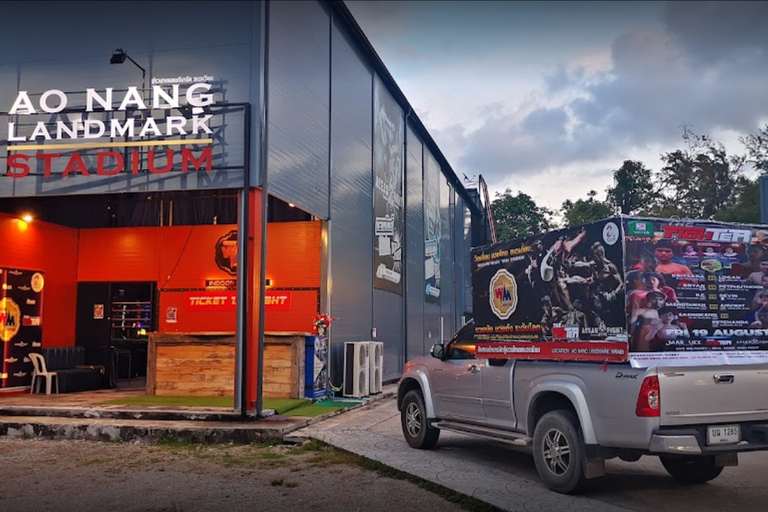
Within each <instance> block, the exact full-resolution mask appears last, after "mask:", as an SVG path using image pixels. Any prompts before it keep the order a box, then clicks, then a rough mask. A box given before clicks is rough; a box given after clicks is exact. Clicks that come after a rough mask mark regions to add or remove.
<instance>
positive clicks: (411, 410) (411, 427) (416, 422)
mask: <svg viewBox="0 0 768 512" xmlns="http://www.w3.org/2000/svg"><path fill="white" fill-rule="evenodd" d="M405 429H406V430H407V431H408V435H409V436H411V437H417V436H418V435H419V432H421V411H420V410H419V406H418V405H417V404H415V403H413V402H411V403H409V404H408V407H406V408H405Z"/></svg>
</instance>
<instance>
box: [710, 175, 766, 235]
mask: <svg viewBox="0 0 768 512" xmlns="http://www.w3.org/2000/svg"><path fill="white" fill-rule="evenodd" d="M737 197H738V200H737V201H736V203H735V204H734V205H733V206H732V207H731V208H726V209H724V210H720V211H719V212H717V213H715V220H719V221H723V222H743V223H745V224H759V223H760V185H759V183H758V181H757V180H750V179H749V178H746V177H743V176H742V177H740V178H739V183H738V193H737Z"/></svg>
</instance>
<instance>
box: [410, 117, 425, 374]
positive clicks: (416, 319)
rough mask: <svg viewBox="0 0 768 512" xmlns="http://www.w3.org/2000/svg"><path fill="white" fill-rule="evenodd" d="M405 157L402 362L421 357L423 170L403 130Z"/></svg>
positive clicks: (417, 148) (418, 148)
mask: <svg viewBox="0 0 768 512" xmlns="http://www.w3.org/2000/svg"><path fill="white" fill-rule="evenodd" d="M406 137H407V139H406V142H407V146H406V148H407V153H406V155H405V157H406V160H405V244H406V247H405V258H406V261H405V297H406V299H405V300H406V302H405V304H406V312H405V315H406V346H405V359H406V360H409V359H413V358H414V357H419V356H423V355H425V354H426V352H427V351H428V350H429V346H426V343H425V341H424V286H425V285H424V188H423V182H424V169H423V168H422V166H423V147H422V142H421V140H420V139H419V138H418V137H417V136H416V134H415V133H414V132H413V130H412V129H411V128H410V127H408V129H407V130H406Z"/></svg>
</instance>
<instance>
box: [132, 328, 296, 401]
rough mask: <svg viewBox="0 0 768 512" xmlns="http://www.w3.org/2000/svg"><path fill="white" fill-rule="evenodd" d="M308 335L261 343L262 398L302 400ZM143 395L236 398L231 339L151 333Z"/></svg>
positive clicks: (278, 336) (272, 336) (275, 336)
mask: <svg viewBox="0 0 768 512" xmlns="http://www.w3.org/2000/svg"><path fill="white" fill-rule="evenodd" d="M307 336H310V333H303V332H285V333H283V332H270V333H266V335H265V338H264V383H263V385H264V390H263V396H264V398H304V345H305V343H306V337H307ZM147 394H148V395H162V396H231V397H233V398H234V394H235V335H234V333H150V335H149V346H148V354H147Z"/></svg>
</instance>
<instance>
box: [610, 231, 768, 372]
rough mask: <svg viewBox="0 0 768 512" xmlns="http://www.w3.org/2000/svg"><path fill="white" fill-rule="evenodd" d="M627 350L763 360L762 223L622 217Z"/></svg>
mask: <svg viewBox="0 0 768 512" xmlns="http://www.w3.org/2000/svg"><path fill="white" fill-rule="evenodd" d="M624 231H625V235H626V236H625V242H624V243H625V247H626V254H625V258H624V262H625V268H624V270H625V279H626V285H627V297H626V300H627V320H628V333H629V349H630V352H634V354H633V355H632V357H631V358H630V359H631V360H632V362H633V364H636V365H638V366H641V365H642V366H645V365H647V364H657V363H658V362H679V363H680V364H685V365H691V364H700V363H703V364H712V363H720V364H735V363H739V362H757V361H759V360H761V359H762V360H766V361H768V245H766V243H767V242H768V230H767V229H766V227H765V226H762V227H761V226H749V225H742V224H721V223H710V222H681V221H674V222H672V221H669V220H659V219H632V218H626V219H624Z"/></svg>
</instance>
